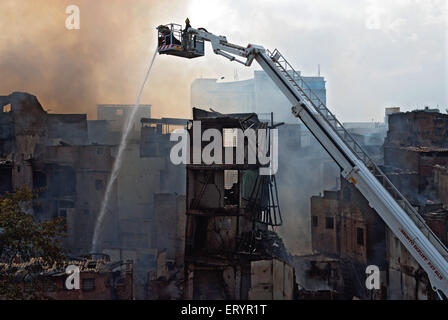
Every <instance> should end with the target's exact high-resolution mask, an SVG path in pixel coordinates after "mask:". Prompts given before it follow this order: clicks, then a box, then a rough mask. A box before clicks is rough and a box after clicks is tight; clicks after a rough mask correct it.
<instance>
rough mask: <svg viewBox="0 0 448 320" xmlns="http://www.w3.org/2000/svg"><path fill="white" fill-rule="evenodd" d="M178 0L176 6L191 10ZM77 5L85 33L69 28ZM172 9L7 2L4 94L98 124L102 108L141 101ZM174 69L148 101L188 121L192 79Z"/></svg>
mask: <svg viewBox="0 0 448 320" xmlns="http://www.w3.org/2000/svg"><path fill="white" fill-rule="evenodd" d="M178 2H179V3H176V2H173V1H170V4H169V7H170V8H176V10H178V11H182V10H184V8H183V6H182V4H181V3H180V1H178ZM71 4H75V5H77V6H79V8H80V13H81V19H80V21H81V28H80V30H68V29H66V27H65V21H66V19H67V17H68V15H67V14H66V13H65V10H66V7H67V6H69V5H71ZM167 9H168V8H167V5H166V4H165V3H164V2H161V1H157V2H156V1H148V0H126V1H123V0H95V1H92V0H76V1H74V0H69V1H64V0H63V1H61V0H40V1H15V0H3V1H1V3H0V12H2V19H1V20H0V28H1V30H3V31H2V33H1V34H0V70H1V73H2V81H1V83H0V92H2V93H3V94H9V93H10V92H12V91H26V92H29V93H32V94H34V95H36V96H37V97H38V98H39V100H40V101H41V103H42V105H43V106H44V108H46V109H47V110H50V112H58V113H88V115H89V118H91V119H94V118H96V108H95V105H96V104H98V103H134V102H135V99H136V95H137V91H138V88H139V84H140V83H141V81H142V79H143V77H144V72H145V69H146V67H147V64H148V63H149V60H150V58H151V56H152V54H153V52H154V50H155V48H156V30H155V28H156V26H157V25H158V24H160V23H167V21H159V19H160V18H159V17H160V16H168V15H169V14H168V12H166V11H167ZM183 19H185V17H184V18H183ZM183 19H182V20H180V21H183ZM160 20H161V19H160ZM175 67H176V65H175V64H174V65H173V64H171V65H169V64H168V65H167V64H165V66H164V68H165V70H161V69H162V68H159V69H158V70H155V71H156V72H155V75H154V78H155V79H157V80H156V81H154V85H153V86H152V88H147V90H145V95H144V97H143V100H142V102H143V103H151V104H153V105H155V106H158V107H160V108H161V109H162V110H163V109H168V107H169V110H170V111H171V113H177V114H180V115H183V116H189V112H190V111H189V110H188V109H189V101H185V97H186V96H188V91H189V83H190V80H189V79H185V76H182V75H180V74H177V76H176V77H173V76H172V74H173V72H169V71H168V69H170V68H171V71H173V70H175V69H174V68H175ZM162 71H164V72H162ZM183 75H185V73H183ZM168 77H169V78H168ZM172 87H175V88H176V91H177V92H176V94H173V92H172V91H173V89H172ZM164 113H166V112H164ZM168 113H169V112H168ZM172 115H173V114H172Z"/></svg>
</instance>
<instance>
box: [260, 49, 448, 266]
mask: <svg viewBox="0 0 448 320" xmlns="http://www.w3.org/2000/svg"><path fill="white" fill-rule="evenodd" d="M266 52H267V54H268V56H269V57H270V58H271V60H272V62H273V63H274V64H275V65H276V66H277V67H278V68H279V70H280V72H281V73H282V74H283V75H284V76H285V77H286V78H287V79H288V80H289V81H290V83H291V84H292V86H293V87H294V88H296V89H297V91H298V93H299V95H300V97H301V98H302V99H303V100H306V101H307V102H308V105H311V106H312V107H313V108H314V111H315V112H316V113H317V114H319V115H320V116H321V117H322V118H323V119H324V120H325V121H326V122H327V123H328V124H329V126H330V127H331V128H332V129H333V130H334V132H335V133H336V134H337V135H338V136H339V137H340V138H341V140H342V141H344V142H345V144H346V146H347V147H348V148H349V149H350V150H351V151H352V152H353V154H354V155H355V156H356V157H357V158H358V159H359V160H360V161H362V162H363V163H364V165H365V166H366V167H367V168H368V169H369V170H370V172H371V173H372V174H373V175H374V176H375V177H376V178H377V180H378V181H379V182H380V183H381V185H382V186H383V187H384V188H385V189H386V190H387V191H388V192H389V194H390V195H391V196H392V197H393V198H394V199H395V200H396V201H397V203H398V204H399V205H400V207H401V208H402V209H403V210H404V211H405V212H406V214H407V215H408V216H409V217H410V218H411V219H412V221H414V223H415V224H416V225H417V226H418V227H419V229H420V231H422V232H423V234H424V235H425V236H427V237H428V239H429V240H430V241H431V243H432V244H433V245H434V246H436V247H437V249H438V250H439V253H440V254H441V255H442V256H443V257H444V258H445V259H447V260H448V249H447V248H446V246H445V245H444V244H443V242H442V241H440V239H439V238H438V237H437V236H436V235H435V234H434V232H433V231H432V230H431V228H429V226H428V225H427V224H426V222H425V220H424V219H423V217H422V216H421V215H420V214H419V213H418V212H417V210H416V209H415V208H414V207H413V206H412V205H411V204H410V203H409V201H408V200H407V199H406V198H405V197H404V196H403V195H402V194H401V193H400V191H398V189H397V188H396V187H395V186H394V185H393V183H392V182H391V181H390V180H389V178H388V177H387V176H386V175H385V174H384V173H383V171H382V170H381V169H380V168H379V167H378V166H377V165H376V163H375V162H374V161H373V160H372V159H371V158H370V157H369V155H368V154H367V153H366V152H365V151H364V150H363V148H362V147H361V145H360V144H359V143H358V142H357V141H356V140H355V139H354V138H353V136H352V135H351V134H350V133H349V132H348V131H347V130H346V129H345V128H344V126H343V125H342V123H341V122H339V120H338V119H337V118H336V116H335V115H334V114H333V113H332V112H331V111H330V110H329V109H328V108H327V106H326V105H325V103H323V102H322V100H321V99H320V98H319V97H318V96H317V95H316V94H315V93H314V92H313V90H312V89H311V88H310V87H309V86H308V84H307V83H306V81H305V80H304V79H303V77H302V76H301V75H300V73H298V72H297V71H295V70H294V68H293V67H292V66H291V64H290V63H289V62H288V61H287V60H286V59H285V58H284V56H283V55H282V54H281V53H280V52H279V51H278V50H277V49H275V50H274V51H273V52H272V53H271V52H270V51H268V50H266Z"/></svg>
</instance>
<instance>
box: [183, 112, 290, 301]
mask: <svg viewBox="0 0 448 320" xmlns="http://www.w3.org/2000/svg"><path fill="white" fill-rule="evenodd" d="M193 120H195V122H193V123H192V125H191V126H190V128H189V131H190V133H192V132H193V130H195V129H197V128H194V126H195V125H198V122H199V121H200V124H201V127H200V128H201V130H202V131H201V132H203V131H204V130H207V129H210V128H213V129H216V130H218V131H219V132H221V134H222V137H223V140H224V141H223V146H222V148H223V150H222V154H224V153H225V149H226V148H232V150H233V152H232V155H233V157H234V161H233V162H232V164H229V163H228V162H226V163H224V164H216V163H213V164H205V163H204V162H203V161H201V162H200V163H195V162H193V158H192V159H191V161H190V163H189V164H188V165H187V193H186V195H187V196H186V215H187V218H186V219H187V220H186V234H185V280H186V282H185V293H184V296H185V298H186V299H237V300H238V299H243V300H246V299H292V298H293V296H294V271H293V268H292V266H291V265H290V264H289V263H288V257H287V253H286V249H285V247H284V245H283V242H282V240H281V239H280V238H279V237H278V236H277V235H276V234H275V232H273V231H272V230H271V228H272V227H273V226H276V225H280V224H281V214H280V207H279V204H278V196H277V186H276V184H275V177H274V176H263V175H259V169H260V167H261V165H260V164H259V163H258V162H257V163H255V164H251V163H249V161H248V148H250V146H249V145H248V141H247V140H246V139H243V141H244V142H243V145H241V146H238V143H241V142H238V140H237V139H236V136H235V132H236V131H235V129H243V130H245V129H246V128H248V127H251V128H253V129H254V130H258V129H261V128H267V127H268V123H266V122H261V121H259V120H258V117H257V115H256V114H254V113H252V114H250V113H249V114H220V113H217V112H207V111H204V110H201V109H193ZM204 147H205V145H202V147H201V150H203V149H202V148H204ZM252 147H253V146H252ZM192 148H193V146H192ZM237 148H241V149H242V150H243V151H244V163H243V164H237V162H236V161H235V159H236V149H237ZM191 156H192V155H191Z"/></svg>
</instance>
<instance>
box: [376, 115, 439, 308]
mask: <svg viewBox="0 0 448 320" xmlns="http://www.w3.org/2000/svg"><path fill="white" fill-rule="evenodd" d="M447 125H448V115H446V114H441V113H439V112H438V110H430V109H428V108H426V109H424V110H416V111H412V112H406V113H395V114H392V115H390V116H389V131H388V134H387V137H386V140H385V142H384V171H385V172H386V174H387V175H388V177H389V178H390V179H391V181H392V182H393V183H394V184H395V185H396V186H397V188H398V189H399V190H400V192H402V193H403V194H404V195H405V196H406V197H407V199H408V200H409V201H410V203H411V204H412V205H413V206H414V207H416V208H417V209H418V211H419V213H420V215H421V216H422V217H423V219H424V220H425V221H426V223H427V225H428V226H429V227H430V228H431V229H432V231H433V232H434V233H435V235H436V236H437V237H438V238H439V239H440V240H441V241H442V242H443V243H444V244H445V245H447V244H448V243H447V238H446V237H447V236H446V235H447V232H448V225H447V219H448V210H447V202H446V182H445V178H444V176H445V169H444V168H445V167H446V166H447V160H448V152H447V151H448V139H447V138H448V131H447ZM387 244H388V245H387V254H388V263H389V270H388V279H389V281H388V296H389V298H391V299H417V300H421V299H434V298H435V295H434V292H433V290H432V288H431V286H430V283H429V281H428V278H427V275H426V273H425V272H424V271H423V270H422V268H421V267H420V266H419V265H418V263H417V262H416V261H415V259H414V258H413V257H412V256H411V255H410V254H409V252H408V251H407V250H406V249H405V248H404V246H403V245H402V244H401V243H400V242H399V241H398V239H397V238H396V237H395V236H394V235H393V234H392V233H391V232H390V231H388V233H387Z"/></svg>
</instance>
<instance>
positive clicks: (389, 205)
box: [187, 28, 448, 298]
mask: <svg viewBox="0 0 448 320" xmlns="http://www.w3.org/2000/svg"><path fill="white" fill-rule="evenodd" d="M187 33H188V34H189V35H190V36H195V37H196V38H197V39H199V40H201V41H202V40H203V41H209V42H210V43H211V45H212V48H213V51H214V52H215V53H216V54H219V55H221V56H224V57H225V58H227V59H229V60H230V61H236V62H239V63H242V64H244V65H246V66H250V65H251V64H252V62H253V60H254V59H255V60H256V61H257V62H258V64H259V65H260V66H261V67H262V68H263V70H264V71H265V72H266V73H267V74H268V75H269V76H270V78H271V79H272V80H273V81H274V83H275V84H276V85H277V87H278V88H279V89H280V91H282V92H283V94H284V95H285V96H286V97H287V98H288V99H289V101H290V102H291V104H292V106H293V107H292V113H293V115H294V116H296V117H297V118H300V119H301V120H302V122H303V123H304V124H305V126H306V127H307V128H308V129H309V130H310V132H311V133H312V134H313V135H314V137H315V138H316V139H317V140H318V141H319V143H320V144H321V145H322V146H323V147H324V148H325V150H326V151H327V152H328V153H329V155H330V156H331V157H332V158H333V159H334V160H335V161H336V163H337V164H338V165H339V166H340V168H341V170H342V175H343V176H344V178H346V179H347V180H348V181H350V182H351V183H353V184H354V185H355V186H356V187H357V189H358V190H359V191H360V192H361V193H362V194H363V196H364V197H365V198H366V199H367V201H368V202H369V205H370V206H371V207H372V208H373V209H375V210H376V212H377V213H378V214H379V215H380V217H381V218H382V219H383V221H384V222H385V223H386V225H387V226H388V227H389V229H390V230H391V231H392V232H393V233H394V234H395V236H396V237H397V238H398V239H399V240H400V241H401V243H402V244H403V245H404V246H405V247H406V248H407V250H408V251H409V252H410V253H411V255H412V256H413V257H414V258H415V260H417V262H418V263H419V265H420V266H421V267H422V268H423V269H424V270H425V271H426V273H427V274H428V277H429V280H430V282H431V285H432V288H433V289H434V290H435V291H436V292H437V294H438V295H439V297H440V298H442V297H444V296H445V297H446V296H448V261H447V260H448V250H447V248H446V247H445V245H444V244H443V243H442V242H441V241H440V240H439V239H438V238H437V236H436V235H435V234H434V233H433V232H432V230H431V229H430V228H429V227H428V226H427V224H426V223H425V221H424V220H423V218H422V217H421V216H420V215H419V213H418V212H417V211H416V210H415V208H414V207H412V205H411V204H409V202H408V201H407V200H406V199H405V198H404V197H403V195H401V193H400V192H399V191H398V190H397V189H396V188H395V186H394V185H393V184H392V183H391V182H390V180H389V179H388V178H387V177H386V176H385V175H384V173H383V172H382V171H381V170H380V169H379V168H378V166H377V165H376V164H375V163H374V162H373V161H372V160H371V159H370V157H369V156H368V155H367V154H366V153H365V152H364V151H363V149H362V148H361V147H360V145H359V144H358V143H357V142H356V141H355V140H354V139H353V137H352V136H351V135H350V134H349V133H348V132H347V131H346V130H345V128H344V127H343V126H342V124H341V123H340V122H339V121H338V120H337V119H336V117H335V116H334V114H333V113H331V111H330V110H328V109H327V107H326V106H325V104H324V103H322V102H321V101H320V100H319V98H318V97H317V96H315V94H314V93H313V91H312V90H311V89H310V88H309V87H308V86H307V85H306V83H305V82H304V80H303V78H302V77H301V76H300V74H299V73H298V72H296V71H295V70H294V69H293V68H292V67H291V65H290V64H289V63H288V62H287V61H286V59H285V58H284V57H283V56H282V55H281V53H280V52H279V51H278V50H275V51H274V52H272V53H271V52H269V51H267V50H265V49H264V48H263V47H261V46H257V45H251V44H249V45H248V46H247V47H242V46H239V45H235V44H231V43H229V42H227V39H226V37H223V36H216V35H214V34H212V33H209V32H207V31H205V30H204V29H199V30H197V29H193V28H189V29H188V30H187ZM241 58H243V59H242V60H241ZM244 59H245V60H244Z"/></svg>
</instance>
